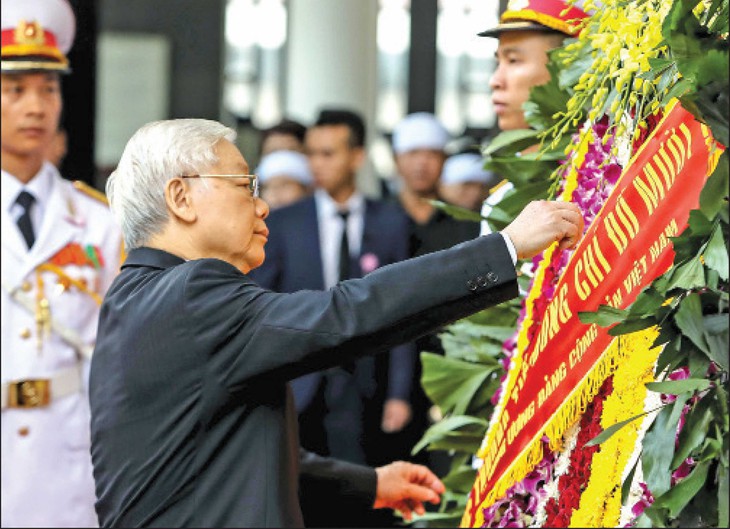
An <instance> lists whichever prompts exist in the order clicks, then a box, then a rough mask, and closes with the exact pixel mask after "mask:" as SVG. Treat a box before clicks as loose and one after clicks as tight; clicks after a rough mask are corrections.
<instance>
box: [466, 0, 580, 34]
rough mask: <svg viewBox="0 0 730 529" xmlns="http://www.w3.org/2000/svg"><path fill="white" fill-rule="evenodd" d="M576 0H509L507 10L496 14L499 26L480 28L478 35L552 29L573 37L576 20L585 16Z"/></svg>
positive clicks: (577, 25) (577, 32)
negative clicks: (568, 0)
mask: <svg viewBox="0 0 730 529" xmlns="http://www.w3.org/2000/svg"><path fill="white" fill-rule="evenodd" d="M574 3H575V4H577V3H578V2H566V1H565V0H510V2H509V4H507V10H506V11H505V12H504V13H502V16H501V17H499V25H498V26H496V27H494V28H492V29H488V30H486V31H482V32H481V33H479V36H480V37H498V36H499V34H500V33H503V32H505V31H546V30H553V31H558V32H560V33H564V34H565V35H568V36H569V37H577V36H578V34H579V33H580V30H581V24H580V22H581V21H582V20H583V19H585V18H587V17H588V16H589V15H588V14H587V13H586V12H585V11H583V10H582V9H580V8H579V7H578V6H577V5H573V4H574Z"/></svg>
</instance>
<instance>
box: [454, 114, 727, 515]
mask: <svg viewBox="0 0 730 529" xmlns="http://www.w3.org/2000/svg"><path fill="white" fill-rule="evenodd" d="M715 146H716V144H715V142H714V140H713V139H712V136H711V135H710V131H709V129H708V128H707V127H706V126H705V125H703V124H701V123H699V122H698V121H696V120H695V119H694V117H693V116H692V115H691V114H690V113H688V112H687V111H685V110H684V109H683V108H682V107H681V106H680V105H679V104H675V105H674V106H673V107H671V108H670V109H668V110H667V113H666V115H665V116H664V118H663V119H662V121H661V122H660V123H659V124H658V125H657V128H656V129H655V130H654V132H653V133H652V134H651V136H649V138H648V139H647V141H646V142H645V143H644V144H643V145H642V147H641V148H640V149H639V151H638V152H637V153H636V155H635V156H634V158H633V159H632V160H631V162H630V163H629V165H628V167H627V168H626V169H625V170H624V173H623V174H622V176H621V178H620V179H619V181H618V182H617V184H616V186H615V188H614V190H613V192H612V193H611V195H610V196H609V198H608V199H607V201H606V203H605V204H604V206H603V208H602V209H601V212H600V213H599V215H598V216H597V217H596V219H595V220H594V221H593V223H592V224H591V227H590V228H589V230H588V231H587V233H586V235H585V236H584V238H583V239H582V241H581V243H580V245H579V247H578V248H577V249H576V251H575V252H574V254H573V255H572V257H571V259H570V262H569V263H568V265H567V267H566V269H565V272H564V274H563V276H562V277H561V278H560V281H559V282H558V285H557V286H556V288H555V295H554V297H553V299H552V300H551V301H550V303H549V304H548V306H547V308H546V310H545V313H544V318H543V321H542V323H541V325H540V328H539V330H538V332H537V333H536V334H535V335H534V337H533V339H532V340H531V342H530V343H529V345H528V346H527V347H526V350H525V351H524V352H523V353H522V356H521V358H522V362H521V364H519V363H516V364H515V367H517V366H519V369H518V370H516V369H513V370H512V371H510V374H509V381H512V382H513V383H512V384H507V385H506V386H505V387H506V388H508V389H509V388H511V390H510V392H509V394H505V395H503V397H502V400H501V403H500V407H499V408H498V409H499V410H500V415H499V416H497V417H495V418H493V420H492V423H491V426H490V431H489V432H488V433H487V439H489V441H490V443H489V445H488V446H486V447H485V451H486V453H485V454H483V455H484V462H483V465H482V466H481V468H480V469H479V472H478V475H477V480H476V483H475V485H474V488H473V489H472V492H471V495H470V498H469V503H468V504H467V509H466V512H465V514H464V518H463V520H462V525H465V526H469V527H474V526H475V525H481V523H482V522H483V514H482V509H484V508H487V507H489V505H491V503H493V502H494V501H495V500H497V499H499V496H496V497H495V494H501V493H502V491H504V490H506V488H507V487H508V486H510V485H511V484H512V483H507V484H505V483H503V482H504V481H505V480H507V479H510V478H509V473H510V471H513V472H512V473H513V475H514V468H515V463H516V461H518V460H520V458H524V457H525V454H526V453H527V452H528V450H529V448H530V446H531V445H533V443H534V442H535V441H536V440H537V439H539V438H540V437H542V435H543V434H544V432H545V431H546V428H547V426H548V424H550V423H551V421H552V420H553V419H555V417H556V415H557V413H558V412H559V411H560V408H561V406H562V405H563V404H564V403H565V402H566V400H567V399H568V398H569V397H571V395H572V394H573V392H574V391H576V390H577V389H578V388H581V382H582V381H584V380H585V378H586V377H587V376H588V375H589V374H590V373H591V371H592V370H593V369H594V367H596V364H597V362H598V361H599V360H600V359H601V357H602V355H603V354H604V352H605V351H606V349H607V348H608V346H609V345H610V343H611V341H612V340H613V337H612V336H610V335H609V334H608V329H607V328H605V327H599V326H598V325H596V324H584V323H581V322H580V320H579V319H578V312H581V311H595V310H596V309H597V308H598V306H599V305H601V304H605V305H610V306H612V307H616V308H626V307H628V306H629V305H630V304H631V303H632V302H633V301H634V300H635V299H636V296H637V295H638V294H639V292H640V291H641V290H642V289H643V288H644V287H646V286H647V285H649V284H650V283H651V282H652V281H653V280H654V279H655V278H657V277H658V276H660V275H661V274H663V273H664V272H665V271H666V270H668V269H669V267H670V266H671V265H672V262H673V259H674V251H673V249H672V244H671V241H670V240H669V238H670V237H675V236H677V235H679V234H680V233H681V232H682V231H683V230H684V229H685V227H686V225H687V220H688V217H689V212H690V210H691V209H695V208H697V206H698V203H699V195H700V192H701V190H702V187H703V185H704V183H705V181H706V179H707V177H708V175H709V174H711V173H712V170H714V167H715V165H716V164H717V158H718V157H719V154H720V152H721V151H720V149H719V148H715ZM500 480H502V481H503V482H502V483H500ZM498 485H499V486H498ZM505 485H506V486H505ZM493 489H494V490H493ZM490 492H491V493H490Z"/></svg>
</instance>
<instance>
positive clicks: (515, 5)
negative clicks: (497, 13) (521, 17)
mask: <svg viewBox="0 0 730 529" xmlns="http://www.w3.org/2000/svg"><path fill="white" fill-rule="evenodd" d="M529 5H530V0H509V4H508V6H507V11H521V10H522V9H525V8H526V7H527V6H529Z"/></svg>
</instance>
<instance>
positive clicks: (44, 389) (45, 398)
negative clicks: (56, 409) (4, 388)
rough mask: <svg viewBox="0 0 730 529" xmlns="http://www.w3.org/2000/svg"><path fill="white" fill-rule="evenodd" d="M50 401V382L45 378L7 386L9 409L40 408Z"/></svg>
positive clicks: (17, 382)
mask: <svg viewBox="0 0 730 529" xmlns="http://www.w3.org/2000/svg"><path fill="white" fill-rule="evenodd" d="M50 401H51V381H50V380H49V379H47V378H38V379H35V380H18V381H16V382H11V383H10V384H8V407H9V408H40V407H42V406H48V404H49V403H50Z"/></svg>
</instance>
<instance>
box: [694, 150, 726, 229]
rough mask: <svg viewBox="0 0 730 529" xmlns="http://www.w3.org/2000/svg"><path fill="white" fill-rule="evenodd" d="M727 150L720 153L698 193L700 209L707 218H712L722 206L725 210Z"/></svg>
mask: <svg viewBox="0 0 730 529" xmlns="http://www.w3.org/2000/svg"><path fill="white" fill-rule="evenodd" d="M727 156H728V155H727V151H726V152H723V153H722V156H720V159H719V160H718V163H717V167H715V170H714V171H713V172H712V174H711V175H710V178H708V179H707V182H705V186H704V187H703V188H702V191H701V193H700V209H701V210H702V212H703V213H704V214H705V215H707V217H708V218H713V217H715V215H717V214H718V213H719V212H720V210H722V209H723V208H724V209H725V210H727V204H728V202H727V201H728V199H727V196H728V191H727V190H728V187H730V171H729V170H728V159H727Z"/></svg>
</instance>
